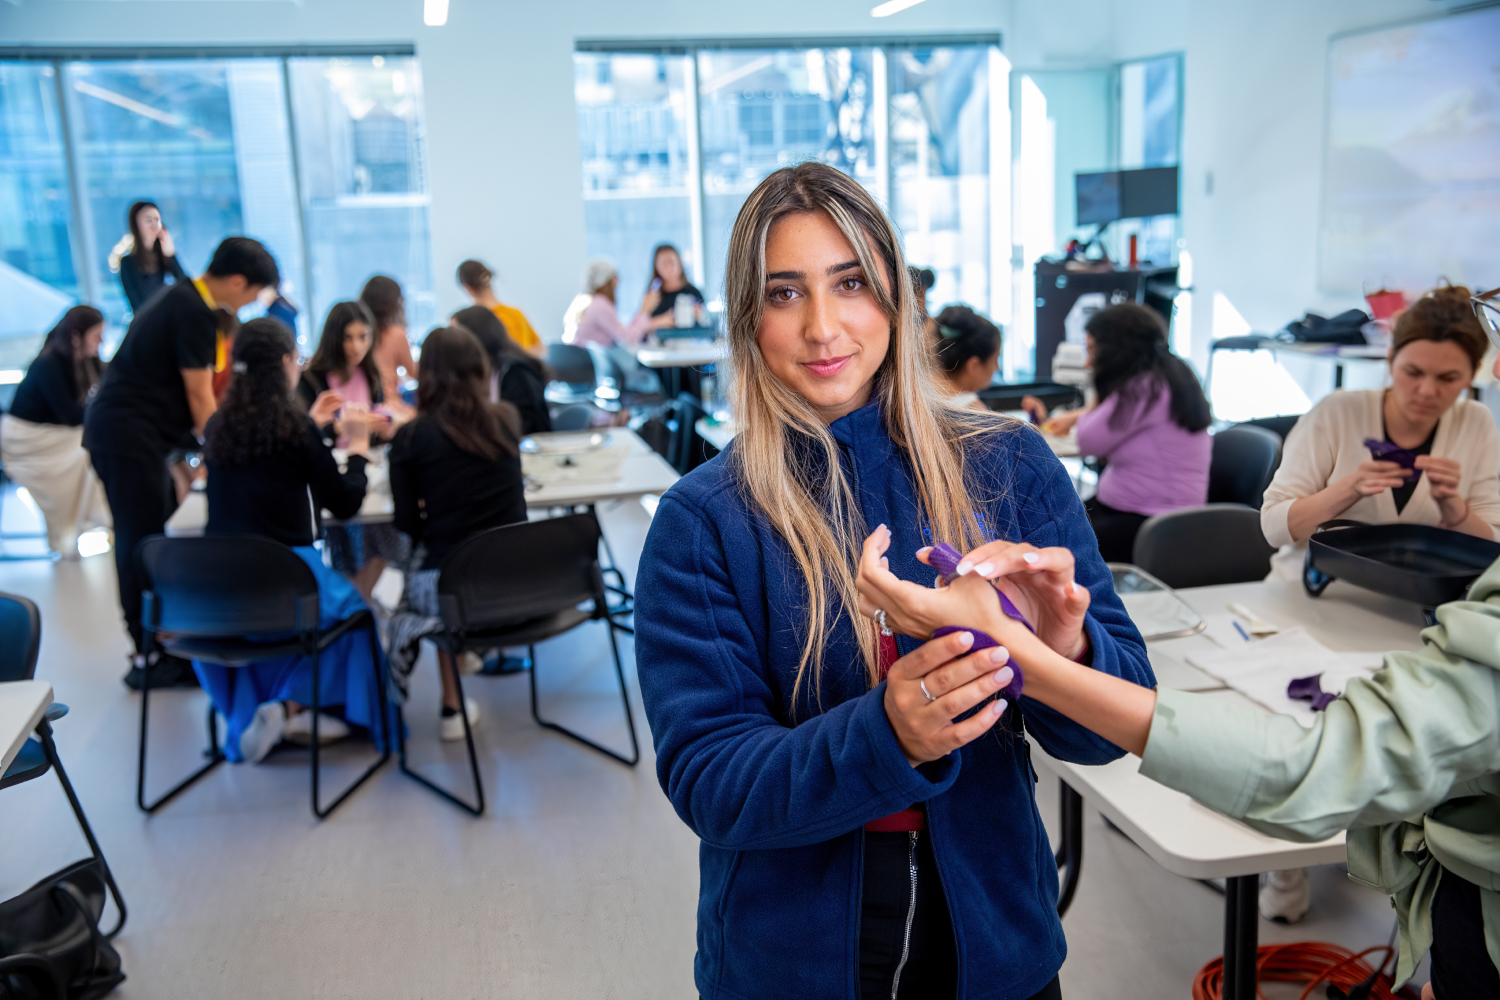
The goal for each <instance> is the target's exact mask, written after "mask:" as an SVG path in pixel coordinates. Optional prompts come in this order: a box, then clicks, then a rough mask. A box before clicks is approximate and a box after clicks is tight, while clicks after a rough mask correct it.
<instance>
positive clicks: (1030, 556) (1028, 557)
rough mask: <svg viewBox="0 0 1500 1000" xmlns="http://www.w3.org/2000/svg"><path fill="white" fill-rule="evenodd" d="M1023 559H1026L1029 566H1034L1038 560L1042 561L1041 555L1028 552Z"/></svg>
mask: <svg viewBox="0 0 1500 1000" xmlns="http://www.w3.org/2000/svg"><path fill="white" fill-rule="evenodd" d="M1021 558H1022V559H1024V560H1025V561H1026V562H1027V563H1029V564H1034V563H1036V562H1037V561H1038V560H1040V559H1041V558H1042V557H1041V556H1039V555H1037V554H1036V553H1035V552H1028V553H1026V554H1025V555H1024V556H1022V557H1021Z"/></svg>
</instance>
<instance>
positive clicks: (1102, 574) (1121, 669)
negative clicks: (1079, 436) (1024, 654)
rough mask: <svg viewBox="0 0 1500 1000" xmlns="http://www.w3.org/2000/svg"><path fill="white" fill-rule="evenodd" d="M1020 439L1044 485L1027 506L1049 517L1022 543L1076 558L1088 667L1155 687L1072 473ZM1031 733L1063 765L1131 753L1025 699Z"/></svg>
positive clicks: (1030, 438)
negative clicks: (1085, 599) (1085, 595)
mask: <svg viewBox="0 0 1500 1000" xmlns="http://www.w3.org/2000/svg"><path fill="white" fill-rule="evenodd" d="M1026 433H1027V436H1026V437H1023V438H1021V440H1022V441H1024V442H1025V444H1024V445H1023V456H1022V460H1023V461H1024V462H1025V464H1026V465H1027V466H1029V467H1031V468H1032V469H1033V470H1035V471H1036V472H1037V474H1038V478H1039V480H1040V482H1041V486H1040V488H1039V489H1038V490H1037V491H1036V495H1035V496H1033V497H1031V498H1029V500H1028V502H1027V507H1028V509H1031V510H1037V511H1042V512H1044V513H1045V520H1042V521H1040V522H1039V523H1036V524H1034V525H1032V526H1031V528H1030V530H1028V531H1024V532H1023V540H1024V541H1028V542H1030V543H1031V544H1033V545H1035V546H1037V547H1038V548H1045V547H1047V546H1051V545H1060V546H1063V547H1065V548H1067V549H1069V550H1071V551H1072V553H1073V559H1074V568H1073V578H1074V580H1075V581H1076V582H1077V583H1078V585H1079V586H1080V587H1084V588H1086V589H1087V590H1088V592H1089V610H1088V614H1087V616H1086V617H1085V618H1084V621H1083V627H1084V630H1085V631H1086V632H1087V633H1088V639H1089V660H1088V663H1089V666H1091V667H1092V668H1093V669H1095V670H1098V671H1099V672H1101V673H1106V674H1112V675H1113V676H1115V677H1120V678H1123V679H1124V680H1127V681H1130V682H1131V683H1132V684H1137V685H1140V686H1141V687H1148V688H1149V687H1155V686H1156V675H1155V673H1153V672H1152V670H1151V661H1150V660H1149V659H1147V657H1146V644H1145V642H1144V641H1142V639H1141V633H1140V631H1139V630H1138V629H1137V628H1136V627H1135V623H1134V622H1132V621H1131V620H1130V615H1129V614H1127V613H1126V611H1125V605H1124V604H1123V603H1121V601H1120V598H1119V595H1117V594H1116V593H1115V584H1114V576H1113V574H1111V573H1110V570H1109V567H1108V566H1107V565H1106V564H1105V562H1104V559H1103V558H1102V557H1101V556H1100V555H1099V543H1098V540H1097V539H1096V538H1095V536H1094V530H1093V528H1091V527H1090V526H1089V522H1088V517H1087V516H1086V515H1085V514H1084V512H1083V502H1082V501H1081V500H1079V499H1078V492H1077V491H1076V490H1075V489H1074V488H1073V482H1072V480H1071V479H1070V478H1069V477H1068V472H1067V470H1066V469H1065V468H1063V465H1062V463H1061V462H1060V461H1058V459H1057V457H1056V456H1055V455H1053V454H1052V452H1051V450H1050V449H1048V448H1047V446H1046V445H1045V444H1043V443H1041V439H1040V437H1039V436H1037V435H1035V434H1031V433H1030V432H1029V431H1028V432H1026ZM1022 708H1023V710H1024V711H1025V713H1026V728H1027V729H1028V730H1029V731H1030V732H1031V734H1032V735H1034V736H1035V737H1036V739H1037V742H1039V743H1040V744H1041V745H1042V748H1043V749H1044V750H1046V751H1047V753H1049V754H1051V755H1052V756H1053V757H1055V758H1057V759H1058V760H1066V761H1068V762H1070V763H1074V764H1107V763H1109V762H1110V761H1112V760H1115V759H1117V758H1119V757H1123V756H1125V751H1124V750H1122V749H1120V748H1119V747H1117V746H1115V745H1114V744H1113V743H1111V742H1110V741H1109V740H1106V739H1105V738H1104V737H1102V736H1100V735H1098V734H1097V733H1095V732H1094V731H1093V730H1091V729H1086V728H1084V727H1083V726H1080V725H1079V724H1078V723H1076V722H1074V721H1073V720H1071V719H1069V718H1068V717H1067V716H1065V715H1063V714H1062V713H1061V712H1057V711H1054V710H1053V709H1051V708H1048V707H1047V706H1046V705H1043V704H1042V703H1041V702H1039V701H1034V700H1032V699H1030V698H1027V697H1025V695H1022Z"/></svg>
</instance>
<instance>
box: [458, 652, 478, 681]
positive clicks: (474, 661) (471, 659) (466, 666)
mask: <svg viewBox="0 0 1500 1000" xmlns="http://www.w3.org/2000/svg"><path fill="white" fill-rule="evenodd" d="M483 669H484V660H483V659H482V658H481V657H480V655H479V654H478V653H476V652H474V651H473V650H472V649H466V650H464V653H463V655H462V656H460V657H459V658H458V672H459V673H461V674H463V675H464V676H465V677H472V676H473V675H474V674H477V673H479V671H481V670H483Z"/></svg>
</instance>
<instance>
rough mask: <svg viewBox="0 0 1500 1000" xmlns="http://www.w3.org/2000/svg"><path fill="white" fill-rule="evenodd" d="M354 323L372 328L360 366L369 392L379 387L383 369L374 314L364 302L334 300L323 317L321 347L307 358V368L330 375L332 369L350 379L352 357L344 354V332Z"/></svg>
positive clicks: (319, 341) (340, 376) (342, 376)
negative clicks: (378, 356)
mask: <svg viewBox="0 0 1500 1000" xmlns="http://www.w3.org/2000/svg"><path fill="white" fill-rule="evenodd" d="M353 323H363V324H364V325H365V326H368V327H369V328H370V349H369V350H368V351H366V352H365V356H364V357H363V358H362V359H361V360H360V362H359V366H358V367H359V370H360V371H362V372H364V373H365V381H366V382H368V383H369V384H370V392H371V393H374V392H377V391H379V388H378V387H379V386H380V369H379V368H378V367H376V365H375V318H374V317H373V316H371V315H370V310H369V309H367V308H366V307H365V304H364V303H363V302H335V303H334V304H333V308H331V309H329V310H328V318H327V319H326V320H324V321H323V335H322V336H321V337H320V338H319V339H318V349H317V350H316V351H314V352H313V356H312V358H311V359H310V360H309V361H308V362H307V370H308V371H310V372H319V373H321V374H323V375H327V374H328V373H329V372H332V373H333V374H335V375H337V376H338V377H339V378H342V379H347V378H348V377H349V376H350V375H351V374H352V372H350V371H349V359H348V357H346V356H345V354H344V333H345V332H346V331H347V330H348V329H349V326H350V325H351V324H353Z"/></svg>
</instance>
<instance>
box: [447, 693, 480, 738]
mask: <svg viewBox="0 0 1500 1000" xmlns="http://www.w3.org/2000/svg"><path fill="white" fill-rule="evenodd" d="M464 714H465V715H467V716H468V717H469V728H470V729H473V728H474V726H476V725H478V723H479V703H478V702H477V701H475V700H474V699H473V698H465V699H464ZM438 737H439V738H440V739H441V740H442V741H443V742H444V743H454V742H456V741H458V740H461V739H463V738H464V720H463V719H462V718H460V717H459V714H458V713H457V712H454V713H453V714H452V715H445V716H443V717H442V719H441V720H440V722H439V732H438Z"/></svg>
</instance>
